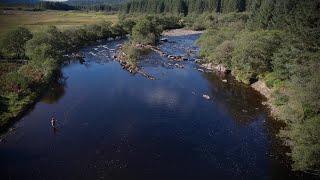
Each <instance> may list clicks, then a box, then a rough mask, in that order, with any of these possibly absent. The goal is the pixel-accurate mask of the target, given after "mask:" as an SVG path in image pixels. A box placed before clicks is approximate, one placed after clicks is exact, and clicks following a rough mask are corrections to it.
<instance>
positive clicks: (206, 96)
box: [202, 94, 211, 100]
mask: <svg viewBox="0 0 320 180" xmlns="http://www.w3.org/2000/svg"><path fill="white" fill-rule="evenodd" d="M202 97H203V98H205V99H207V100H210V99H211V98H210V96H209V95H206V94H204V95H202Z"/></svg>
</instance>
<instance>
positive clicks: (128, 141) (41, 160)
mask: <svg viewBox="0 0 320 180" xmlns="http://www.w3.org/2000/svg"><path fill="white" fill-rule="evenodd" d="M198 37H199V35H189V36H178V37H169V42H166V43H164V44H162V45H160V47H161V48H162V49H163V50H164V51H165V52H167V53H168V54H175V55H178V54H187V53H189V56H188V58H189V60H188V61H184V62H180V63H178V64H176V62H170V61H169V60H168V59H167V58H164V57H160V56H159V55H158V54H155V53H151V54H149V55H147V56H146V57H144V58H143V60H142V62H141V64H140V65H141V66H142V67H143V70H144V71H146V72H148V73H150V74H151V75H153V76H154V77H156V80H149V79H147V78H146V77H144V76H142V75H139V74H137V75H131V74H130V73H128V72H127V71H125V70H123V69H122V68H121V66H120V65H119V63H118V62H116V61H113V60H112V58H110V57H111V56H112V54H113V49H115V48H116V46H117V44H119V43H122V41H113V42H105V43H102V44H98V45H94V46H90V47H88V48H85V49H83V52H84V54H85V62H82V63H80V62H79V61H70V63H67V64H66V65H65V67H64V68H63V69H62V75H63V78H61V80H60V81H59V83H57V84H55V85H54V86H53V88H52V89H51V90H50V91H49V92H48V93H47V95H46V96H45V97H43V98H42V100H41V101H40V102H38V103H37V104H36V105H35V106H34V108H33V109H32V110H31V111H30V112H29V113H28V114H26V115H25V116H24V117H23V118H21V120H19V121H18V122H17V123H16V124H15V125H14V126H13V128H12V130H11V131H9V132H8V133H7V134H5V136H4V137H3V140H2V142H1V143H0V173H1V176H0V177H1V179H3V180H4V179H33V180H35V179H50V180H51V179H52V180H59V179H78V180H81V179H139V180H141V179H222V178H226V179H285V178H297V176H295V175H294V174H292V173H291V172H290V171H289V163H288V162H286V160H285V159H286V158H284V157H282V156H281V155H280V154H283V153H284V151H285V149H284V148H283V147H282V146H280V144H279V143H280V142H279V139H277V138H276V136H275V134H276V132H277V130H278V125H277V123H276V122H275V121H274V120H272V119H270V118H268V110H267V109H266V108H265V107H263V106H262V105H261V102H262V100H263V98H262V97H261V96H260V95H259V94H258V93H257V92H255V91H253V90H252V89H251V88H249V87H246V86H244V85H241V84H239V83H237V82H235V81H234V80H233V79H232V78H231V77H220V76H219V75H216V74H215V73H206V72H201V71H199V70H198V67H197V65H196V64H195V63H194V59H195V58H196V56H197V55H196V54H193V52H195V51H197V50H198V47H197V46H195V44H194V43H195V40H196V39H197V38H198ZM182 67H183V68H182ZM221 79H228V82H227V83H224V82H222V81H221ZM204 94H206V95H209V96H210V97H211V99H210V100H207V99H205V98H203V97H202V96H203V95H204ZM52 116H55V117H56V119H57V121H58V127H57V128H56V129H52V128H51V126H50V119H51V117H52Z"/></svg>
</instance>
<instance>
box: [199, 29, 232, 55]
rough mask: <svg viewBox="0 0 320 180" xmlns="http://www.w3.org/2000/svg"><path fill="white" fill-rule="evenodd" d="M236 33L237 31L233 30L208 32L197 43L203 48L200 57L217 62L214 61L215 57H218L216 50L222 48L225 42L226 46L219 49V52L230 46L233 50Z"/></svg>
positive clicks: (212, 30)
mask: <svg viewBox="0 0 320 180" xmlns="http://www.w3.org/2000/svg"><path fill="white" fill-rule="evenodd" d="M236 33H237V31H235V30H234V29H232V28H219V29H209V30H207V31H206V32H205V33H204V34H203V35H202V36H201V37H200V39H199V40H198V41H197V43H198V44H199V45H200V46H201V50H200V56H201V57H203V58H206V59H208V60H209V61H215V60H217V59H215V60H214V59H213V57H214V56H216V54H215V52H216V48H217V47H218V46H220V45H221V44H222V43H223V42H226V43H225V44H224V45H221V46H220V47H219V49H220V50H218V51H220V52H221V50H222V49H223V46H229V47H230V48H231V49H233V46H234V45H233V42H232V41H233V39H234V37H235V35H236ZM231 46H232V47H231ZM225 48H226V47H225ZM225 50H227V49H225Z"/></svg>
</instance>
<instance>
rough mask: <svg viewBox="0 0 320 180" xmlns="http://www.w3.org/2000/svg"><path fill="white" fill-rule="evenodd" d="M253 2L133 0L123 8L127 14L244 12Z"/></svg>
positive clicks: (242, 0) (245, 0)
mask: <svg viewBox="0 0 320 180" xmlns="http://www.w3.org/2000/svg"><path fill="white" fill-rule="evenodd" d="M251 4H252V0H133V1H130V2H128V3H126V4H125V5H124V6H123V9H122V10H123V11H124V12H126V13H133V12H148V13H174V14H184V15H187V14H191V13H198V14H200V13H204V12H210V13H213V12H217V13H229V12H242V11H245V10H246V9H250V7H251Z"/></svg>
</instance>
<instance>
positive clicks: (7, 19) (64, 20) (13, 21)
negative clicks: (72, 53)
mask: <svg viewBox="0 0 320 180" xmlns="http://www.w3.org/2000/svg"><path fill="white" fill-rule="evenodd" d="M102 20H106V21H111V22H113V23H115V22H117V20H118V17H117V15H108V14H105V13H101V12H83V11H36V12H35V11H18V10H7V11H6V10H1V11H0V36H1V35H2V34H4V33H5V32H7V31H9V30H11V29H13V28H14V27H17V26H25V27H27V28H29V29H30V30H31V31H37V30H38V29H40V28H42V27H45V26H49V25H54V26H57V27H58V28H60V29H65V28H68V27H75V26H81V25H85V24H94V23H97V22H99V21H102Z"/></svg>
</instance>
